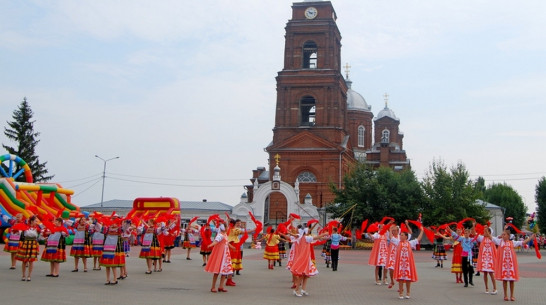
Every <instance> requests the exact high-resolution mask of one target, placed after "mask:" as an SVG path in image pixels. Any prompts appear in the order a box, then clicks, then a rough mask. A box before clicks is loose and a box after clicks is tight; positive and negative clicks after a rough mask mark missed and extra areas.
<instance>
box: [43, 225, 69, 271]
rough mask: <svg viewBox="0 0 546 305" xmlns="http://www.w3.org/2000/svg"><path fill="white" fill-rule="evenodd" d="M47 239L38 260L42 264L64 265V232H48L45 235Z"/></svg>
mask: <svg viewBox="0 0 546 305" xmlns="http://www.w3.org/2000/svg"><path fill="white" fill-rule="evenodd" d="M45 235H47V239H46V242H45V244H46V245H45V248H44V251H43V252H42V257H41V258H40V260H42V261H44V262H55V263H64V262H66V241H65V237H66V236H67V235H68V234H67V232H66V231H63V230H57V231H55V232H50V231H49V230H48V231H47V233H46V234H45Z"/></svg>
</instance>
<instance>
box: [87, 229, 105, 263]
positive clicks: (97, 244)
mask: <svg viewBox="0 0 546 305" xmlns="http://www.w3.org/2000/svg"><path fill="white" fill-rule="evenodd" d="M90 227H91V230H92V232H93V233H92V235H91V256H93V257H101V256H102V251H103V250H104V238H105V236H104V234H103V233H102V225H101V224H100V223H98V222H96V223H94V224H93V225H91V226H90Z"/></svg>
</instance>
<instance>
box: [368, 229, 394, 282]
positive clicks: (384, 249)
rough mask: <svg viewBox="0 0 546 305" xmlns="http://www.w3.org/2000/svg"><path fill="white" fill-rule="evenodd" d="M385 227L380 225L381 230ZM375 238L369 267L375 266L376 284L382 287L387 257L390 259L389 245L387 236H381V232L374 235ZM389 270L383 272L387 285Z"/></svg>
mask: <svg viewBox="0 0 546 305" xmlns="http://www.w3.org/2000/svg"><path fill="white" fill-rule="evenodd" d="M382 227H383V225H382V224H381V225H379V229H380V230H381V228H382ZM372 238H373V247H372V252H371V253H370V258H369V260H368V265H370V266H375V284H376V285H381V274H380V273H381V269H383V268H384V267H385V266H386V265H387V257H388V253H389V251H388V244H387V236H386V234H385V233H383V234H379V232H376V233H374V234H373V235H372ZM386 276H387V269H384V270H383V283H384V284H387V279H386Z"/></svg>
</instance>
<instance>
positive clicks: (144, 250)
mask: <svg viewBox="0 0 546 305" xmlns="http://www.w3.org/2000/svg"><path fill="white" fill-rule="evenodd" d="M144 227H145V228H144ZM144 227H143V228H141V230H143V231H144V232H143V238H142V247H141V249H140V255H139V258H144V259H146V266H147V267H148V270H147V271H146V274H152V264H154V266H155V263H154V261H157V260H159V259H161V248H160V247H159V241H158V239H157V234H158V233H159V232H160V230H161V228H156V227H155V221H154V219H152V218H150V219H148V222H147V223H146V226H144ZM155 271H157V269H156V270H155Z"/></svg>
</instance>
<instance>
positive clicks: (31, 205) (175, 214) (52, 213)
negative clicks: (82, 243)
mask: <svg viewBox="0 0 546 305" xmlns="http://www.w3.org/2000/svg"><path fill="white" fill-rule="evenodd" d="M0 164H1V165H2V166H0V214H2V215H3V216H6V217H0V234H2V235H1V236H2V240H3V241H4V242H5V241H6V238H7V234H9V228H10V224H9V223H8V222H7V220H9V219H13V218H14V217H15V216H16V215H18V214H21V215H22V216H23V219H27V218H29V217H31V216H32V215H36V216H37V217H38V219H39V220H42V221H43V220H46V222H47V221H52V220H53V219H54V218H55V217H62V218H64V219H71V220H74V219H75V218H79V217H86V218H87V217H88V216H89V213H88V212H81V211H80V208H79V207H78V206H77V205H75V204H73V203H72V200H71V196H72V195H73V194H74V191H72V190H69V189H65V188H63V187H62V186H61V185H60V184H54V183H33V178H32V172H31V170H30V167H29V166H28V164H27V163H26V162H25V161H24V160H23V159H21V158H20V157H18V156H15V155H11V154H5V155H1V156H0ZM22 175H24V177H25V182H18V181H16V179H17V178H19V177H20V176H22ZM93 216H94V217H95V218H97V217H102V218H107V217H106V216H103V215H102V214H100V213H97V212H95V213H93ZM149 218H154V219H156V220H160V221H166V220H169V219H171V220H174V221H175V222H176V224H177V227H178V228H179V227H180V202H179V200H178V199H176V198H172V197H160V198H137V199H135V200H134V202H133V209H132V210H131V211H130V212H129V213H128V214H127V216H126V217H125V218H124V219H128V220H133V221H134V222H133V223H134V224H137V223H140V222H141V220H146V219H149ZM69 233H72V232H71V230H70V229H69ZM70 241H71V238H68V239H67V244H70Z"/></svg>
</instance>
